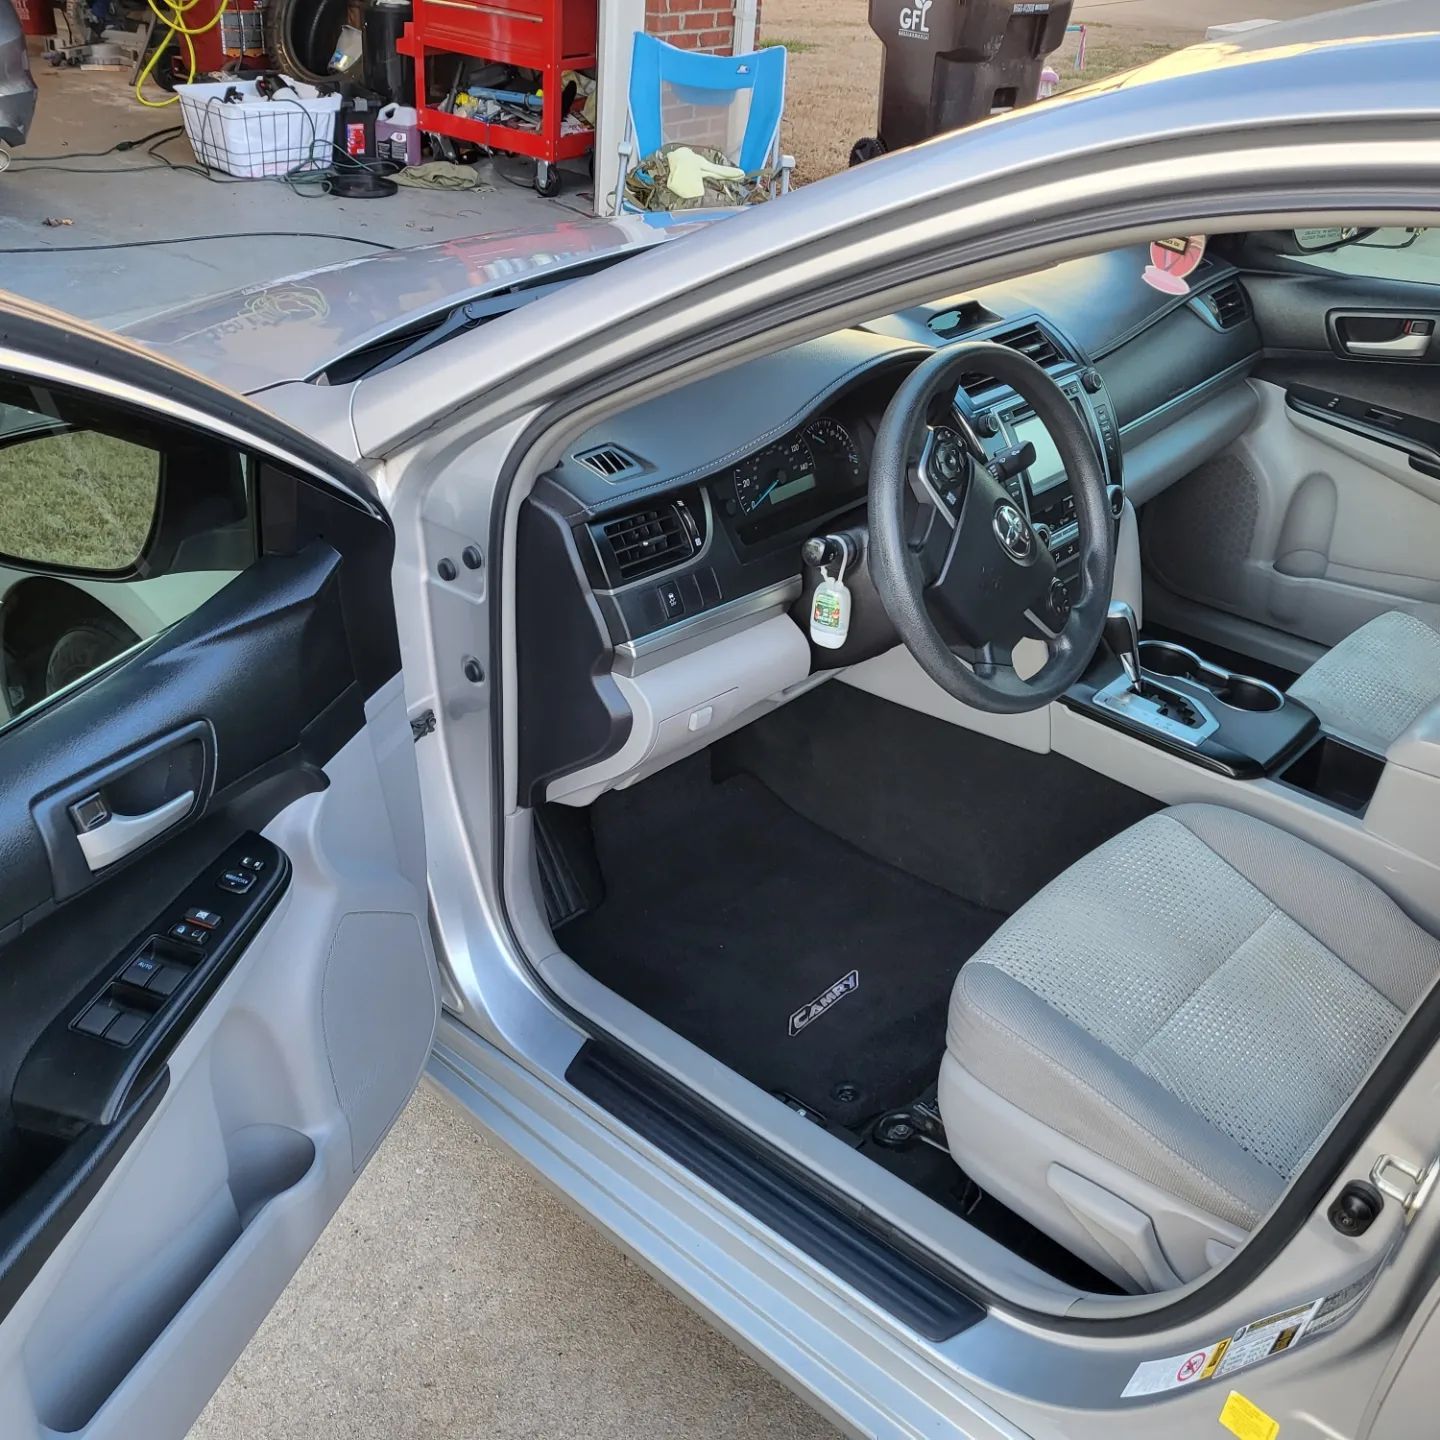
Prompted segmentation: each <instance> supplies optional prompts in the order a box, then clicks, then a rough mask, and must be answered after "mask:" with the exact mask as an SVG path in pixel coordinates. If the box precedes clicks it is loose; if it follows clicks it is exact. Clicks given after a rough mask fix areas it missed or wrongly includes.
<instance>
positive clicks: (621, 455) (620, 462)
mask: <svg viewBox="0 0 1440 1440" xmlns="http://www.w3.org/2000/svg"><path fill="white" fill-rule="evenodd" d="M575 458H576V459H577V460H578V461H579V462H580V463H581V464H582V465H584V466H585V467H586V468H587V469H589V470H593V471H594V472H595V473H596V474H597V475H598V476H600V478H601V479H602V480H610V481H614V480H625V479H627V478H628V477H629V476H631V475H638V474H639V473H640V472H641V471H642V470H643V469H644V468H645V467H644V466H643V465H642V464H641V463H640V462H639V461H638V460H637V459H636V458H635V457H634V456H633V455H632V454H631V453H630V452H629V451H628V450H622V449H621V448H620V447H619V446H618V445H596V446H595V447H594V448H593V449H590V450H577V451H576V452H575Z"/></svg>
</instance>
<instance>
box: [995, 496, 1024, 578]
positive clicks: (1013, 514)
mask: <svg viewBox="0 0 1440 1440" xmlns="http://www.w3.org/2000/svg"><path fill="white" fill-rule="evenodd" d="M992 524H993V525H994V528H995V538H996V539H997V540H998V541H999V542H1000V545H1001V547H1002V548H1003V549H1004V551H1005V553H1006V554H1007V555H1008V556H1009V557H1010V558H1011V559H1012V560H1014V561H1015V562H1016V563H1017V564H1020V565H1026V564H1028V563H1029V562H1030V560H1031V558H1032V556H1033V555H1034V553H1035V536H1034V534H1033V533H1032V532H1031V529H1030V525H1029V522H1028V521H1027V520H1026V519H1025V517H1024V516H1023V515H1022V514H1021V513H1020V512H1019V511H1018V510H1017V509H1016V508H1015V507H1014V506H1013V505H1008V504H1007V505H997V506H996V507H995V519H994V521H993V522H992Z"/></svg>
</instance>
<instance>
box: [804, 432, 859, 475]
mask: <svg viewBox="0 0 1440 1440" xmlns="http://www.w3.org/2000/svg"><path fill="white" fill-rule="evenodd" d="M803 434H804V436H805V438H806V440H808V441H809V442H810V451H811V453H812V454H813V455H814V457H815V463H816V464H817V465H818V466H819V467H820V468H821V470H822V471H823V472H824V473H825V476H826V485H827V486H833V487H834V488H835V489H837V490H838V489H843V490H847V491H848V490H851V489H853V488H854V487H855V486H856V485H858V484H859V483H860V447H859V446H858V445H856V443H855V437H854V436H853V435H851V433H850V432H849V431H848V430H847V429H846V428H845V427H844V426H843V425H842V424H841V423H840V422H839V421H838V420H835V419H832V418H831V417H830V416H829V415H824V416H822V417H821V418H820V419H819V420H812V421H811V422H810V423H809V424H808V425H807V426H806V427H805V429H804V431H803ZM831 477H833V478H831Z"/></svg>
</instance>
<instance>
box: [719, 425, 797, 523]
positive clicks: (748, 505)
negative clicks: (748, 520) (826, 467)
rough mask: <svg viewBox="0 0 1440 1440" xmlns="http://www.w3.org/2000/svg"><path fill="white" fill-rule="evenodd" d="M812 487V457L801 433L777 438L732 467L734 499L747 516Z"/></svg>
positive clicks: (780, 503) (781, 502)
mask: <svg viewBox="0 0 1440 1440" xmlns="http://www.w3.org/2000/svg"><path fill="white" fill-rule="evenodd" d="M814 488H815V456H814V454H813V453H812V452H811V449H810V446H809V444H808V443H807V442H806V440H805V437H804V436H803V435H792V436H791V437H790V438H789V439H788V440H777V441H776V442H775V444H773V445H768V446H766V448H765V449H764V450H761V451H760V452H759V453H758V454H756V455H752V456H750V458H749V459H748V460H742V461H741V462H740V463H739V464H738V465H737V466H736V467H735V501H736V503H737V504H738V505H739V506H740V508H741V510H743V511H744V512H745V513H746V514H747V515H749V514H752V513H753V512H754V511H756V510H758V509H759V508H760V507H761V506H762V505H783V504H784V503H785V502H786V501H787V500H790V499H792V498H793V497H794V496H796V495H803V494H804V493H805V492H806V491H807V490H813V489H814Z"/></svg>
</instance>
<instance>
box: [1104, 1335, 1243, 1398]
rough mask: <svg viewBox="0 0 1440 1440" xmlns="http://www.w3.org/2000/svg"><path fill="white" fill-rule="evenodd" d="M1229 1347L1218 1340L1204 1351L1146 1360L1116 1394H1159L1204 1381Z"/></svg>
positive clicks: (1213, 1370)
mask: <svg viewBox="0 0 1440 1440" xmlns="http://www.w3.org/2000/svg"><path fill="white" fill-rule="evenodd" d="M1229 1348H1230V1342H1229V1341H1228V1340H1218V1341H1216V1343H1215V1344H1214V1345H1209V1346H1207V1347H1206V1348H1205V1349H1204V1350H1191V1351H1189V1352H1188V1353H1186V1354H1184V1355H1169V1356H1167V1357H1166V1358H1165V1359H1164V1360H1146V1361H1145V1362H1144V1363H1143V1364H1141V1365H1137V1366H1136V1367H1135V1373H1134V1374H1133V1375H1132V1376H1131V1377H1130V1383H1129V1384H1128V1385H1127V1386H1126V1387H1125V1388H1124V1389H1123V1390H1122V1391H1121V1392H1120V1394H1121V1395H1122V1396H1130V1395H1159V1394H1160V1393H1161V1392H1162V1391H1164V1390H1178V1389H1179V1388H1180V1387H1181V1386H1182V1385H1193V1384H1195V1383H1196V1382H1197V1381H1199V1380H1208V1379H1209V1378H1210V1377H1211V1376H1212V1375H1213V1374H1214V1373H1215V1371H1216V1369H1217V1367H1218V1366H1219V1365H1220V1363H1221V1362H1222V1361H1223V1360H1224V1358H1225V1352H1226V1351H1227V1350H1228V1349H1229Z"/></svg>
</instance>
